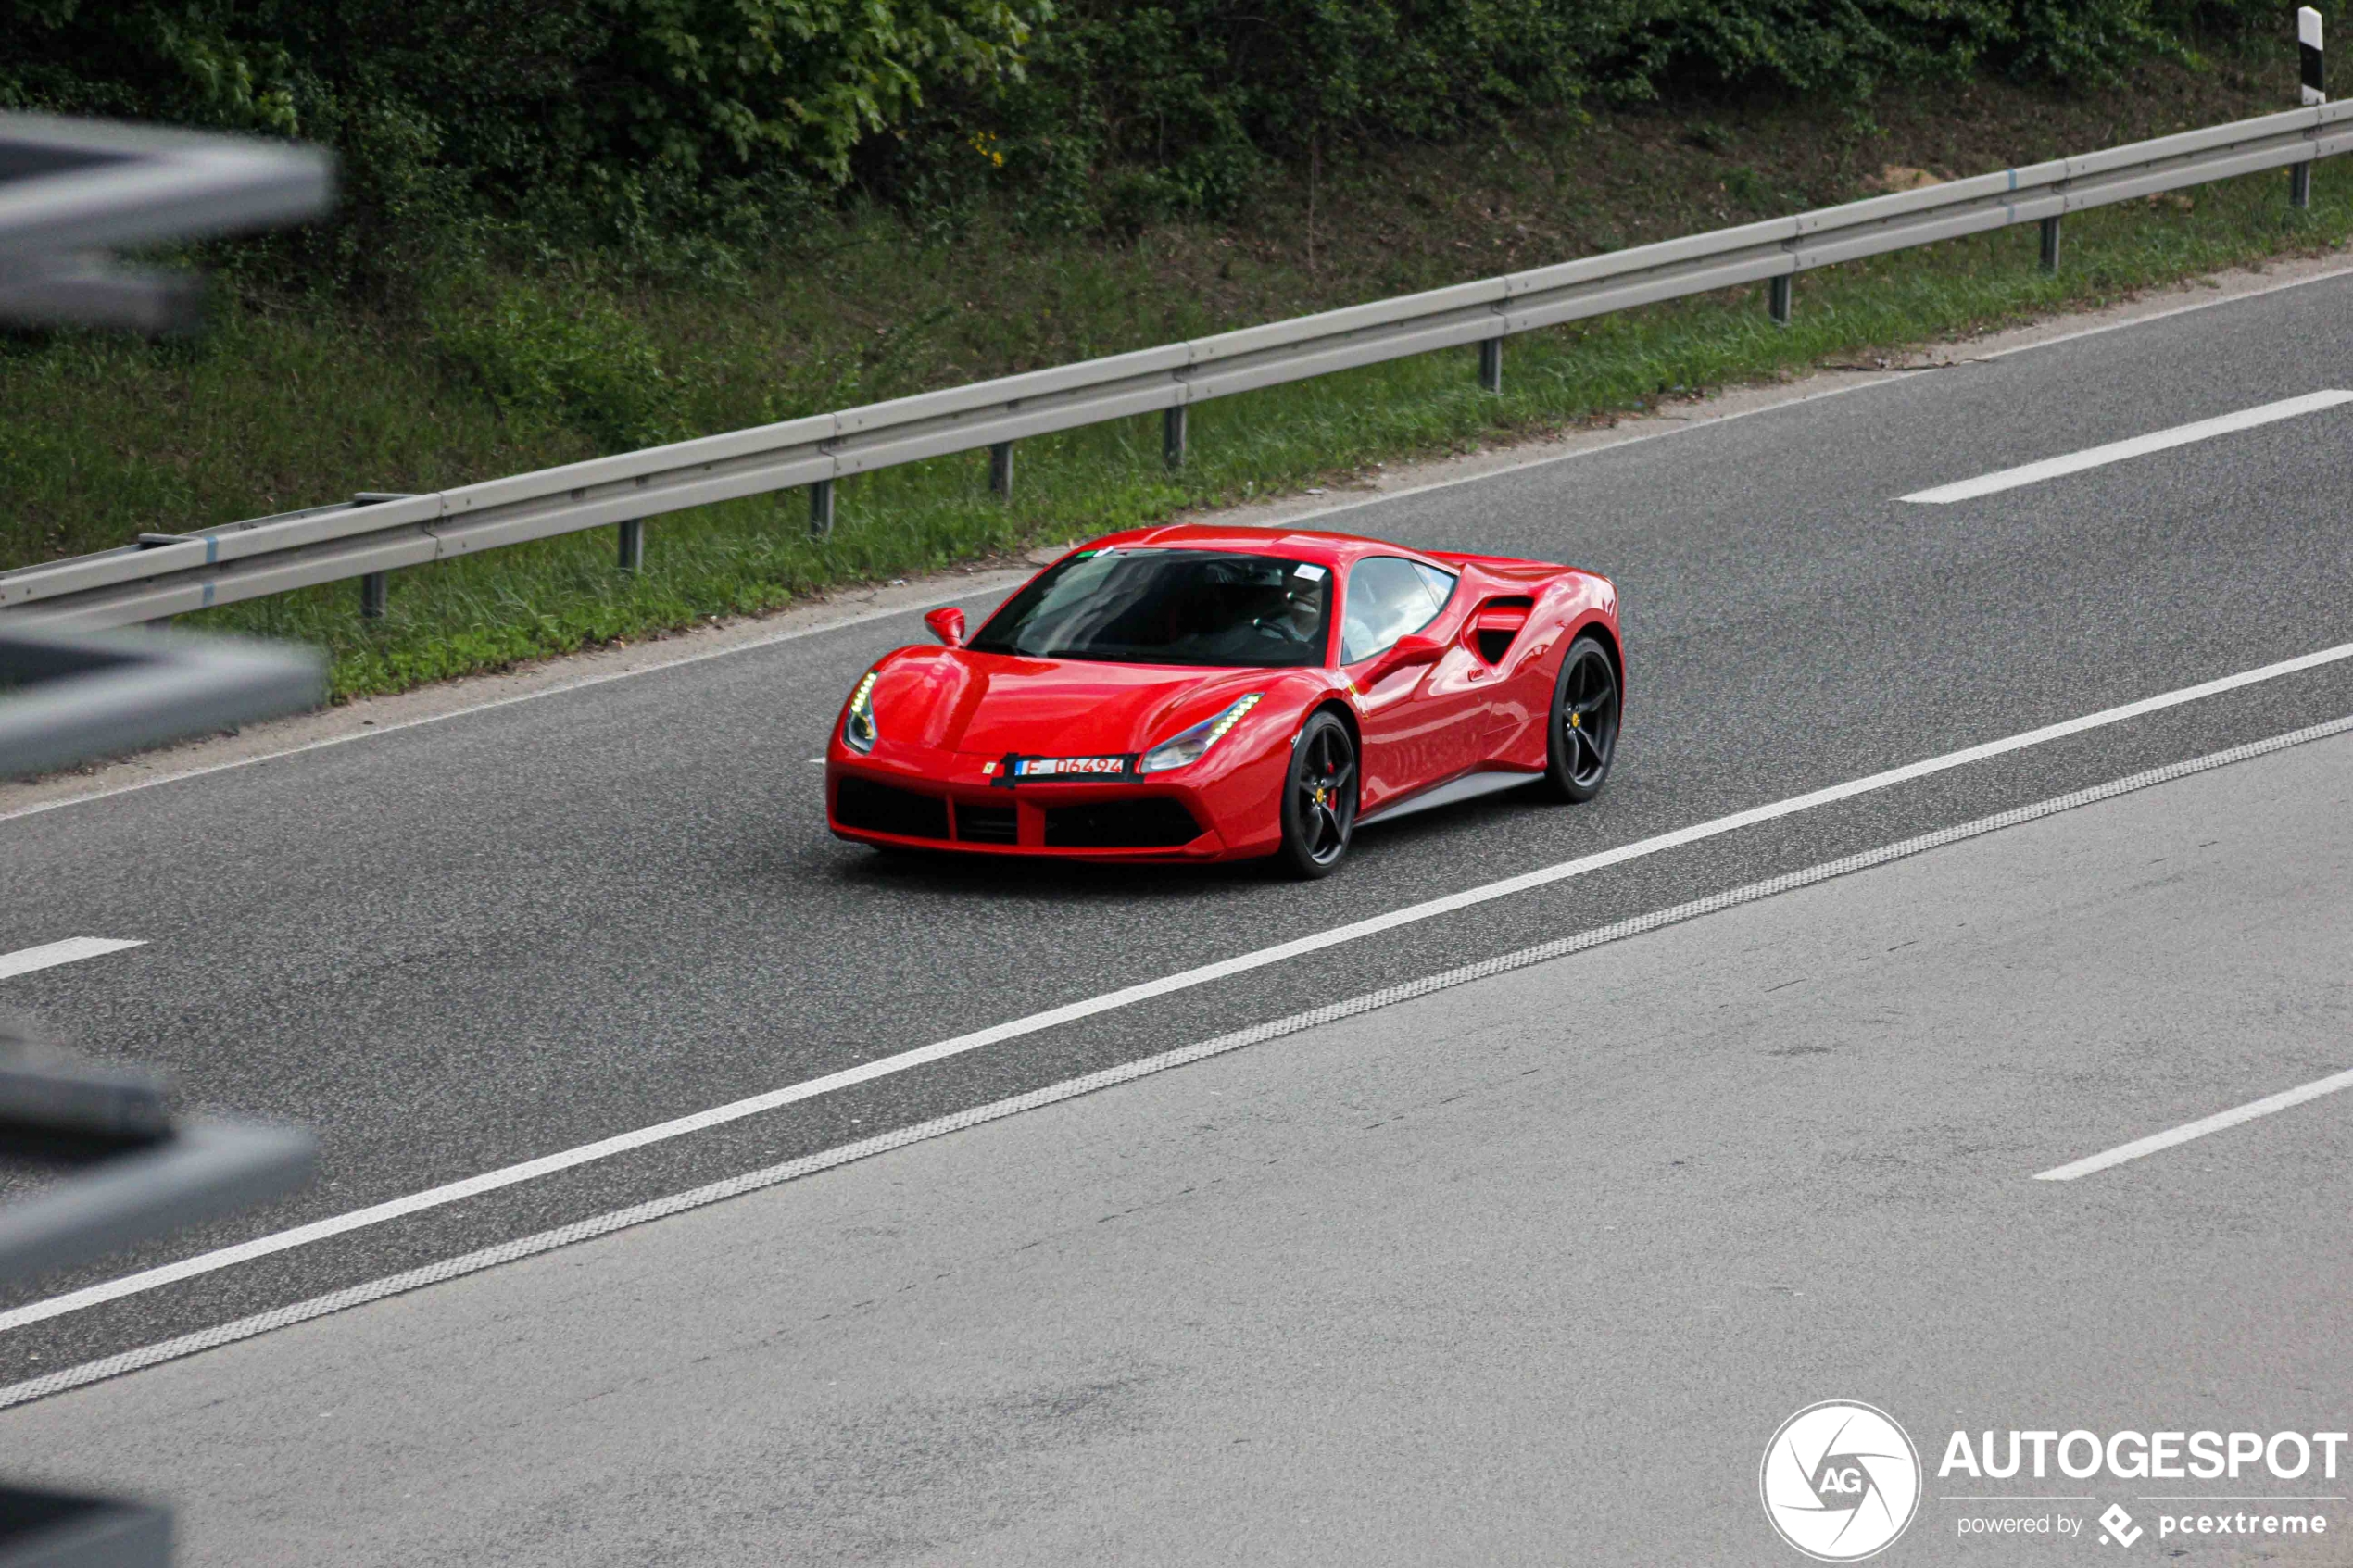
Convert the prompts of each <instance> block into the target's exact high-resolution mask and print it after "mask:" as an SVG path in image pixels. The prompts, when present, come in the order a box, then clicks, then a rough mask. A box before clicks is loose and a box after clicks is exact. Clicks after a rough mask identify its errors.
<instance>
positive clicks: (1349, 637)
mask: <svg viewBox="0 0 2353 1568" xmlns="http://www.w3.org/2000/svg"><path fill="white" fill-rule="evenodd" d="M1453 595H1454V579H1453V574H1452V573H1449V572H1444V571H1439V570H1438V569H1437V568H1436V567H1434V566H1423V565H1421V564H1420V563H1419V562H1417V561H1410V560H1401V559H1399V558H1397V557H1395V556H1367V557H1366V558H1365V559H1363V560H1360V561H1358V562H1357V563H1356V564H1355V566H1354V567H1353V568H1352V569H1351V570H1350V571H1349V573H1348V604H1347V608H1346V611H1345V614H1344V616H1343V618H1342V620H1341V622H1340V662H1341V663H1342V664H1355V663H1357V662H1359V661H1361V660H1363V659H1370V658H1372V657H1373V656H1374V655H1375V654H1377V653H1381V652H1384V651H1386V650H1387V649H1388V648H1390V646H1393V645H1394V644H1395V643H1396V641H1397V639H1398V638H1400V637H1403V636H1405V635H1407V634H1409V633H1415V632H1418V631H1420V630H1421V629H1422V628H1423V627H1425V626H1427V625H1428V624H1429V623H1430V622H1431V621H1435V620H1437V619H1438V612H1439V611H1441V610H1442V609H1444V608H1446V601H1447V600H1448V599H1450V598H1452V597H1453Z"/></svg>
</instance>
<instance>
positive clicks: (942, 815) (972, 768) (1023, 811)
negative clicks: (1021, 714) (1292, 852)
mask: <svg viewBox="0 0 2353 1568" xmlns="http://www.w3.org/2000/svg"><path fill="white" fill-rule="evenodd" d="M905 749H912V748H897V747H889V746H888V743H887V742H886V743H885V744H884V745H883V746H877V747H876V755H875V756H871V757H868V756H859V755H855V754H852V753H850V752H849V751H848V749H847V748H846V747H844V746H841V745H840V743H839V742H838V741H837V742H836V743H835V744H834V746H832V747H831V748H830V750H829V753H828V755H827V757H826V759H825V822H826V825H827V826H828V827H830V828H832V829H833V831H834V833H835V834H837V836H839V837H842V838H846V839H849V840H851V841H853V842H855V843H860V844H879V845H890V846H896V847H904V848H910V849H948V850H955V851H958V852H962V853H969V854H975V855H1014V856H1026V857H1030V858H1042V859H1068V860H1114V861H1141V860H1160V861H1168V860H1217V859H1229V858H1232V857H1235V856H1238V855H1242V854H1250V853H1262V854H1263V853H1265V850H1264V849H1263V848H1252V847H1247V846H1241V845H1238V844H1237V843H1236V842H1234V841H1233V839H1231V838H1230V837H1229V836H1228V834H1227V833H1226V832H1224V831H1222V829H1221V824H1220V822H1219V821H1218V810H1217V807H1218V804H1219V802H1218V801H1217V800H1216V799H1215V793H1216V792H1214V791H1210V790H1204V789H1202V788H1198V787H1194V786H1192V785H1191V784H1180V783H1174V782H1168V781H1165V780H1163V779H1160V778H1153V777H1148V778H1143V779H1136V778H1124V777H1123V778H1120V779H1118V780H1115V781H1114V780H1100V779H1086V780H1069V781H1063V780H1054V781H1046V780H1038V781H1025V782H1023V783H1021V784H1018V785H1011V786H1009V785H1006V784H1000V783H999V782H997V780H996V778H994V777H992V776H991V775H989V774H987V773H984V772H983V771H981V770H982V768H983V766H984V765H985V763H986V762H987V761H988V760H989V759H981V758H976V757H965V756H963V755H961V754H953V753H944V754H943V753H933V754H929V755H926V756H924V757H921V758H913V757H906V756H892V755H890V752H892V751H896V750H905Z"/></svg>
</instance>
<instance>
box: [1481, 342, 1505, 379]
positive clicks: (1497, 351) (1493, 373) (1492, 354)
mask: <svg viewBox="0 0 2353 1568" xmlns="http://www.w3.org/2000/svg"><path fill="white" fill-rule="evenodd" d="M1478 390H1479V391H1481V392H1501V391H1503V390H1504V340H1503V339H1502V338H1499V337H1491V338H1482V339H1480V340H1479V345H1478Z"/></svg>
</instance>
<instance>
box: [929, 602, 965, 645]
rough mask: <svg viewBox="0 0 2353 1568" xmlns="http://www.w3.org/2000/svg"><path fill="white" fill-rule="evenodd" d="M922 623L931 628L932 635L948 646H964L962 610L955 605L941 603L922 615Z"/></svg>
mask: <svg viewBox="0 0 2353 1568" xmlns="http://www.w3.org/2000/svg"><path fill="white" fill-rule="evenodd" d="M924 624H925V625H926V626H928V627H930V628H931V634H932V635H933V636H935V637H937V638H938V639H939V640H940V641H941V642H943V643H946V644H947V645H948V646H950V647H951V648H954V647H962V646H964V612H963V610H961V609H958V608H956V607H955V606H953V605H942V606H941V607H940V608H937V609H936V610H933V611H932V612H931V613H930V614H929V615H926V616H925V617H924Z"/></svg>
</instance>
